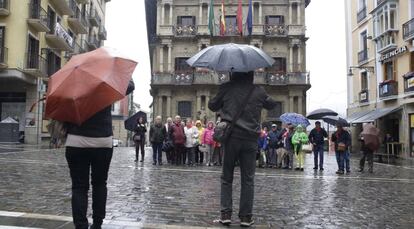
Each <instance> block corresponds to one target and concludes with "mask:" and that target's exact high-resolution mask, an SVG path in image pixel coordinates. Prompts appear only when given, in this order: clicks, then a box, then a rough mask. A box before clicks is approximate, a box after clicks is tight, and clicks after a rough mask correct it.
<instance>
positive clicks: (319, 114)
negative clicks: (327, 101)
mask: <svg viewBox="0 0 414 229" xmlns="http://www.w3.org/2000/svg"><path fill="white" fill-rule="evenodd" d="M337 115H338V113H336V112H335V111H333V110H331V109H326V108H322V109H317V110H314V111H312V112H310V113H309V114H308V115H307V116H306V118H308V119H311V120H318V119H322V118H323V117H325V116H337Z"/></svg>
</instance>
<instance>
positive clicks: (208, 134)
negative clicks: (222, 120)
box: [201, 122, 214, 145]
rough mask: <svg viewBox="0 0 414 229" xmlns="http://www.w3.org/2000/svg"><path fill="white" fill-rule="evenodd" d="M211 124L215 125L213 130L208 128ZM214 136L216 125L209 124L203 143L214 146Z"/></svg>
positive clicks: (204, 133) (205, 130)
mask: <svg viewBox="0 0 414 229" xmlns="http://www.w3.org/2000/svg"><path fill="white" fill-rule="evenodd" d="M210 124H213V127H212V128H209V127H208V126H209V125H210ZM213 134H214V123H213V122H208V124H207V128H205V129H204V132H203V137H202V139H201V140H202V141H201V143H202V144H206V145H214V140H213Z"/></svg>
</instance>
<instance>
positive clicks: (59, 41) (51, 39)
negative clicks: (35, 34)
mask: <svg viewBox="0 0 414 229" xmlns="http://www.w3.org/2000/svg"><path fill="white" fill-rule="evenodd" d="M49 29H50V31H49V32H48V33H47V34H46V35H45V38H46V41H47V42H48V44H49V46H50V47H51V48H53V49H57V50H61V51H71V50H72V47H73V38H72V37H71V36H70V35H69V33H68V32H67V31H66V30H65V29H64V28H63V27H62V26H61V25H60V24H59V23H56V24H55V25H52V28H49Z"/></svg>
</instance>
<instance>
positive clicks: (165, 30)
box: [158, 25, 174, 36]
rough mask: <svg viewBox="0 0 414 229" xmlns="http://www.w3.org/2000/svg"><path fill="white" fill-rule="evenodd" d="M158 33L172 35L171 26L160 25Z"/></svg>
mask: <svg viewBox="0 0 414 229" xmlns="http://www.w3.org/2000/svg"><path fill="white" fill-rule="evenodd" d="M158 35H159V36H173V35H174V32H173V26H172V25H160V27H159V31H158Z"/></svg>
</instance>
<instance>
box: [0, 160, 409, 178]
mask: <svg viewBox="0 0 414 229" xmlns="http://www.w3.org/2000/svg"><path fill="white" fill-rule="evenodd" d="M0 163H23V164H40V165H55V166H67V164H66V163H55V162H47V161H38V160H28V159H6V158H0ZM117 168H135V169H138V170H145V171H152V172H191V173H193V172H198V173H212V174H221V171H214V170H200V169H180V168H148V167H134V166H120V167H117ZM235 176H240V173H238V172H235ZM256 176H262V177H268V178H282V179H308V180H354V181H367V182H383V183H409V184H412V183H413V184H414V179H401V178H385V177H357V176H348V175H343V176H337V175H334V176H332V175H295V174H267V173H261V172H257V173H256Z"/></svg>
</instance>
